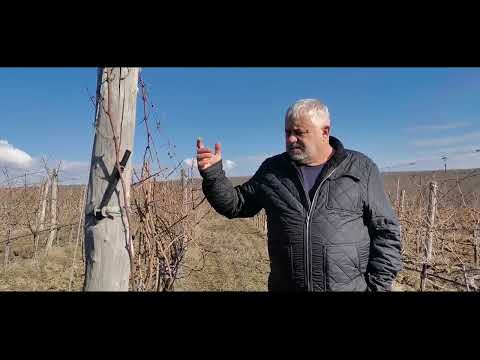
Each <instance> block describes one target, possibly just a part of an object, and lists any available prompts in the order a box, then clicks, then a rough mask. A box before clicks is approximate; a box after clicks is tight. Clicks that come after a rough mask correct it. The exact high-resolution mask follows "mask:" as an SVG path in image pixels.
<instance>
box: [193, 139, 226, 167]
mask: <svg viewBox="0 0 480 360" xmlns="http://www.w3.org/2000/svg"><path fill="white" fill-rule="evenodd" d="M221 160H222V146H221V145H220V144H218V143H217V144H215V152H212V150H210V149H207V148H206V147H205V145H204V144H203V141H202V139H200V138H199V139H197V165H198V170H200V171H202V170H206V169H208V168H209V167H210V166H212V165H213V164H216V163H217V162H219V161H221Z"/></svg>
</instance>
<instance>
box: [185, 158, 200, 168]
mask: <svg viewBox="0 0 480 360" xmlns="http://www.w3.org/2000/svg"><path fill="white" fill-rule="evenodd" d="M183 163H184V164H185V165H186V166H187V167H192V164H193V166H194V167H197V159H196V158H187V159H184V160H183Z"/></svg>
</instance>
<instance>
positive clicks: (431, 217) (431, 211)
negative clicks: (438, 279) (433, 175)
mask: <svg viewBox="0 0 480 360" xmlns="http://www.w3.org/2000/svg"><path fill="white" fill-rule="evenodd" d="M437 189H438V184H437V182H436V181H432V182H431V183H430V196H429V199H428V230H427V241H426V244H425V261H424V263H423V267H422V273H421V277H420V289H421V291H424V290H425V281H426V279H427V268H428V267H429V264H430V261H431V259H432V243H433V228H434V225H435V213H436V209H437Z"/></svg>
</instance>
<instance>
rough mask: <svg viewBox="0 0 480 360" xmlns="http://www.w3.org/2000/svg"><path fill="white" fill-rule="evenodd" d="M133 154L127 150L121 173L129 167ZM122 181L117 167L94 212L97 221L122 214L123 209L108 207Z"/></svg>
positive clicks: (121, 165) (121, 163)
mask: <svg viewBox="0 0 480 360" xmlns="http://www.w3.org/2000/svg"><path fill="white" fill-rule="evenodd" d="M131 153H132V152H131V151H130V150H125V154H123V158H122V160H121V161H120V171H121V172H122V173H123V170H124V169H125V166H126V165H127V162H128V158H129V157H130V154H131ZM119 180H120V172H119V171H118V169H117V167H116V166H115V167H114V168H113V171H112V175H111V176H110V181H109V184H108V187H107V189H106V190H105V193H104V194H103V197H102V201H101V202H100V205H99V206H98V207H96V208H95V209H94V210H93V214H94V216H95V218H96V219H97V220H102V219H105V218H106V217H109V218H113V215H117V214H121V209H120V208H119V207H118V206H115V207H111V206H110V207H107V204H108V202H109V201H110V198H111V197H112V194H113V192H114V191H115V189H116V188H117V184H118V181H119Z"/></svg>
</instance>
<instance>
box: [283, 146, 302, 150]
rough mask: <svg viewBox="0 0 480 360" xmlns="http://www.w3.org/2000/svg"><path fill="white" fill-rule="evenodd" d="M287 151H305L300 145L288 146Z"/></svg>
mask: <svg viewBox="0 0 480 360" xmlns="http://www.w3.org/2000/svg"><path fill="white" fill-rule="evenodd" d="M287 149H288V150H294V149H300V150H303V146H299V145H288V146H287Z"/></svg>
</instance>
